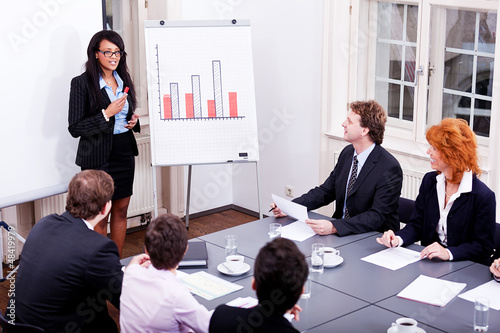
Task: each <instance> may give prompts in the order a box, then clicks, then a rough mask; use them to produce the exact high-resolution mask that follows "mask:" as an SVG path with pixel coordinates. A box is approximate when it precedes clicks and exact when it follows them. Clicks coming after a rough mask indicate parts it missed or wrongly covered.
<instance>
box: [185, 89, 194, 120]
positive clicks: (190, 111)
mask: <svg viewBox="0 0 500 333" xmlns="http://www.w3.org/2000/svg"><path fill="white" fill-rule="evenodd" d="M186 118H194V108H193V94H191V93H187V94H186Z"/></svg>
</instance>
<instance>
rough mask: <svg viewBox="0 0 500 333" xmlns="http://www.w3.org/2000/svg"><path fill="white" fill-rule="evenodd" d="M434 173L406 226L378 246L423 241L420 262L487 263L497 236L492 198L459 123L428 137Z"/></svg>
mask: <svg viewBox="0 0 500 333" xmlns="http://www.w3.org/2000/svg"><path fill="white" fill-rule="evenodd" d="M426 138H427V141H428V142H429V144H430V145H431V147H430V148H429V149H428V150H427V154H429V156H430V159H431V167H432V168H433V169H434V170H435V171H433V172H429V173H427V174H426V175H425V176H424V179H423V180H422V184H421V185H420V191H419V194H418V196H417V199H416V201H415V211H414V212H413V215H412V217H411V219H410V221H409V222H408V224H407V225H406V226H405V227H404V228H403V229H401V230H400V231H398V232H396V233H394V232H393V231H391V230H389V231H386V232H385V233H384V235H383V236H382V237H381V238H377V241H378V242H379V243H381V244H384V245H386V246H387V247H395V246H406V245H409V244H412V243H414V242H416V241H419V240H420V241H421V244H422V245H423V246H425V248H424V249H423V250H422V252H421V253H420V256H421V257H422V258H424V257H427V258H429V259H433V258H439V259H441V260H472V261H475V262H479V263H483V264H488V265H489V264H490V263H491V262H490V256H491V254H492V251H493V246H494V242H493V236H494V234H495V210H496V202H495V194H494V193H493V192H492V191H491V190H490V189H489V188H488V187H487V186H486V185H485V184H484V183H483V182H481V181H480V180H479V179H478V178H477V176H478V175H479V174H480V173H481V170H480V169H479V166H478V158H477V152H476V150H477V141H476V136H475V134H474V132H473V131H472V130H471V129H470V127H469V125H468V124H467V122H466V121H465V120H463V119H451V118H447V119H443V120H442V121H441V123H440V124H439V125H435V126H432V127H431V128H430V129H429V130H428V131H427V135H426Z"/></svg>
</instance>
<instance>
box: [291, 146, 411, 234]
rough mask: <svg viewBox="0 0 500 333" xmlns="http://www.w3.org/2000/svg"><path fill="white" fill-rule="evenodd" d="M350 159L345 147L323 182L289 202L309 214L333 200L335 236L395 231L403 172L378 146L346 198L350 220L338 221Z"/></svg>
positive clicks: (349, 151)
mask: <svg viewBox="0 0 500 333" xmlns="http://www.w3.org/2000/svg"><path fill="white" fill-rule="evenodd" d="M353 155H354V147H353V146H352V145H349V146H347V147H345V148H344V149H343V150H342V152H341V153H340V156H339V159H338V162H337V165H335V168H334V169H333V171H332V172H331V173H330V176H329V177H328V178H327V179H326V181H325V182H324V183H323V184H322V185H320V186H317V187H315V188H313V189H312V190H310V191H309V192H307V193H306V194H304V195H302V196H300V197H299V198H296V199H294V200H293V201H294V202H296V203H298V204H301V205H304V206H306V207H307V209H308V210H313V209H317V208H319V207H322V206H325V205H328V204H330V203H331V202H333V201H334V200H335V201H336V204H335V206H336V209H335V212H334V214H333V217H334V218H335V220H334V221H332V223H333V226H334V227H335V229H337V233H338V235H339V236H344V235H349V234H359V233H363V232H368V231H373V230H376V231H380V232H384V231H387V230H389V229H392V230H394V231H396V230H399V214H398V202H399V196H400V195H401V186H402V183H403V171H402V170H401V166H400V165H399V162H398V161H397V160H396V159H395V158H394V156H392V155H391V154H390V153H389V152H387V151H386V150H385V149H384V148H382V147H381V146H379V145H375V148H374V149H373V151H372V152H371V153H370V155H369V156H368V158H367V159H366V162H365V164H364V165H363V168H362V169H361V172H360V173H359V175H358V177H357V180H356V182H355V183H354V187H353V189H352V191H351V193H350V194H349V196H348V197H347V201H346V205H347V208H348V210H349V214H350V215H351V217H350V218H349V219H342V216H343V214H344V199H345V192H346V186H347V181H348V179H347V178H348V177H349V172H350V170H351V165H352V158H353Z"/></svg>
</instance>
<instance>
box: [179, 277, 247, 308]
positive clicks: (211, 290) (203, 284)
mask: <svg viewBox="0 0 500 333" xmlns="http://www.w3.org/2000/svg"><path fill="white" fill-rule="evenodd" d="M181 281H182V282H183V283H184V284H185V285H186V287H187V288H188V289H189V291H190V292H192V293H193V294H195V295H198V296H201V297H203V298H204V299H206V300H209V301H211V300H213V299H215V298H217V297H221V296H224V295H227V294H230V293H232V292H233V291H236V290H240V289H243V286H240V285H237V284H234V283H231V282H227V281H226V280H223V279H221V278H218V277H217V276H214V275H212V274H209V273H207V272H196V273H193V274H189V275H187V276H185V277H183V278H182V279H181Z"/></svg>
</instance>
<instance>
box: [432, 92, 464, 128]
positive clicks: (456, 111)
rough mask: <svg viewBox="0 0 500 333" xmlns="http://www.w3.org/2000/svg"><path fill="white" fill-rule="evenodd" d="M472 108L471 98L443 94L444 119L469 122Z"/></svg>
mask: <svg viewBox="0 0 500 333" xmlns="http://www.w3.org/2000/svg"><path fill="white" fill-rule="evenodd" d="M470 106H471V99H470V98H469V97H464V96H458V95H452V94H443V118H461V119H465V120H467V121H469V120H470V114H471V108H470ZM431 112H432V110H431Z"/></svg>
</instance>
